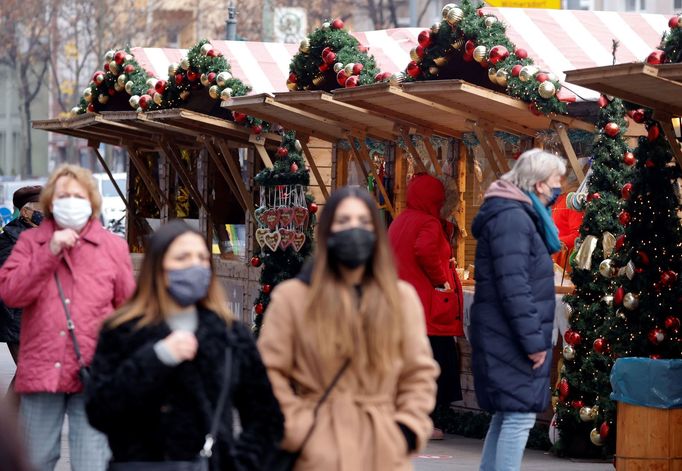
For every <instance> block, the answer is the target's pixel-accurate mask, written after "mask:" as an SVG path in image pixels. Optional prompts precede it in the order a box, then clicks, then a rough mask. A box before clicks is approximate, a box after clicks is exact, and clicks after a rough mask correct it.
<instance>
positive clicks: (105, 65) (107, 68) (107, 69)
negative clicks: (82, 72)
mask: <svg viewBox="0 0 682 471" xmlns="http://www.w3.org/2000/svg"><path fill="white" fill-rule="evenodd" d="M104 70H106V71H107V72H109V64H108V63H107V64H104Z"/></svg>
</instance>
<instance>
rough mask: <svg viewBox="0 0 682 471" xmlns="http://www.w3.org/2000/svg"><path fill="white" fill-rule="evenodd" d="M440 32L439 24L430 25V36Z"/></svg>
mask: <svg viewBox="0 0 682 471" xmlns="http://www.w3.org/2000/svg"><path fill="white" fill-rule="evenodd" d="M438 31H440V23H434V24H432V25H431V34H436V33H438Z"/></svg>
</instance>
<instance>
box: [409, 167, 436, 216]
mask: <svg viewBox="0 0 682 471" xmlns="http://www.w3.org/2000/svg"><path fill="white" fill-rule="evenodd" d="M406 200H407V207H408V208H410V209H415V210H417V211H422V212H425V213H427V214H430V215H431V216H434V217H437V218H440V210H441V209H442V208H443V203H445V188H443V184H442V183H441V182H440V180H438V179H437V178H435V177H432V176H431V175H427V174H425V173H418V174H416V175H415V176H414V177H412V179H411V180H410V183H409V185H407V196H406Z"/></svg>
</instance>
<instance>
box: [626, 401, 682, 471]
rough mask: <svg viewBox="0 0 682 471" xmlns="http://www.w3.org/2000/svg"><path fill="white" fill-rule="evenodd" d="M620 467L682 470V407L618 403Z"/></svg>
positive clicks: (628, 470) (647, 470) (633, 470)
mask: <svg viewBox="0 0 682 471" xmlns="http://www.w3.org/2000/svg"><path fill="white" fill-rule="evenodd" d="M617 429H618V437H617V439H616V470H617V471H682V409H656V408H653V407H642V406H635V405H632V404H627V403H624V402H619V403H618V427H617Z"/></svg>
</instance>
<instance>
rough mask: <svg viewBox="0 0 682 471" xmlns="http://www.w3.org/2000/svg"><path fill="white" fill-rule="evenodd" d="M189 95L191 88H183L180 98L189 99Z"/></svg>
mask: <svg viewBox="0 0 682 471" xmlns="http://www.w3.org/2000/svg"><path fill="white" fill-rule="evenodd" d="M189 95H190V93H189V90H183V91H181V92H180V99H181V100H184V101H187V99H188V98H189Z"/></svg>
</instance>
